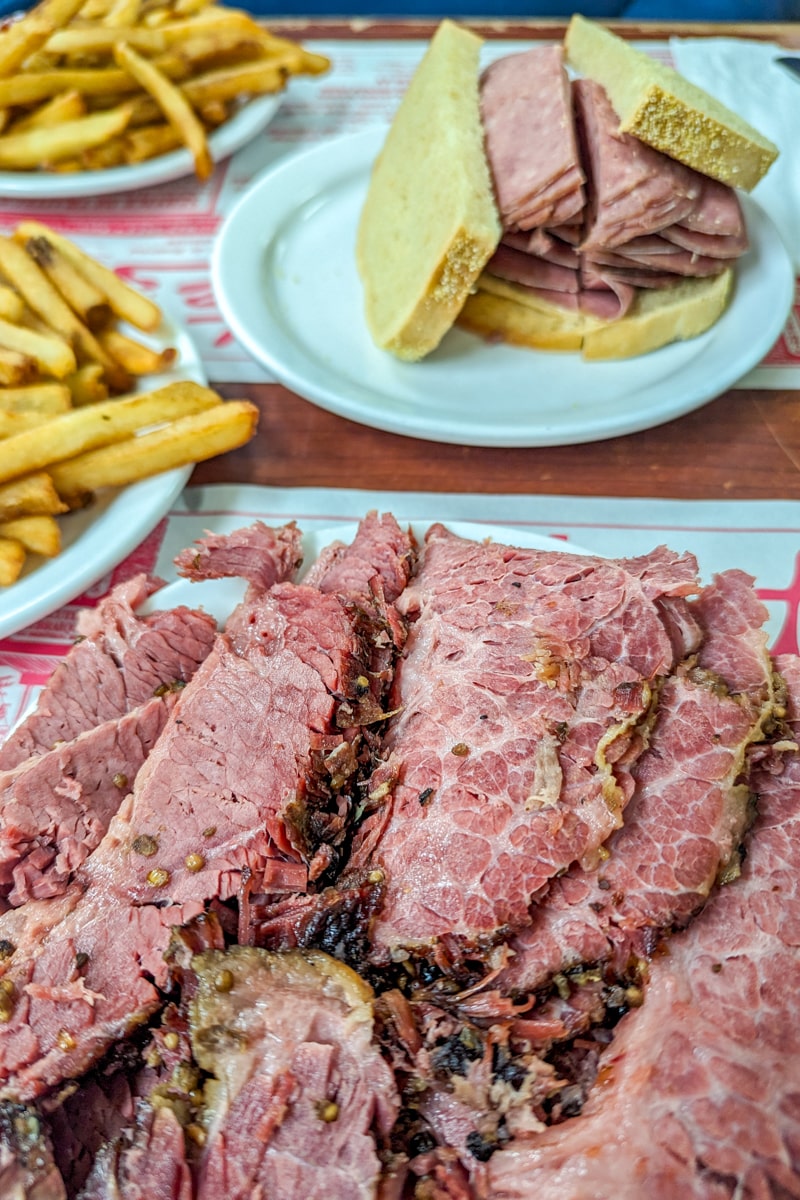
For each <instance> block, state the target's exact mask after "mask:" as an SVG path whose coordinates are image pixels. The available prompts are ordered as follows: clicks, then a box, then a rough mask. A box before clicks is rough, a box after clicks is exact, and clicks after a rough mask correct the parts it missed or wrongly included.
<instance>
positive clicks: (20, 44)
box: [0, 14, 55, 77]
mask: <svg viewBox="0 0 800 1200" xmlns="http://www.w3.org/2000/svg"><path fill="white" fill-rule="evenodd" d="M54 30H55V26H54V25H53V24H52V23H51V22H50V21H47V20H44V19H43V18H42V17H37V16H35V15H34V14H31V15H30V16H29V17H27V18H26V17H23V19H22V20H21V21H17V22H15V24H13V25H11V26H10V27H9V28H8V29H6V30H4V31H3V36H2V39H0V76H2V77H6V76H8V75H12V74H13V73H14V71H16V70H18V68H19V67H21V66H22V64H23V63H24V62H25V60H26V58H30V56H31V55H32V54H33V53H34V52H35V51H36V50H38V49H39V48H40V47H41V46H43V45H44V44H45V42H46V41H47V39H48V38H49V37H51V36H52V34H53V32H54Z"/></svg>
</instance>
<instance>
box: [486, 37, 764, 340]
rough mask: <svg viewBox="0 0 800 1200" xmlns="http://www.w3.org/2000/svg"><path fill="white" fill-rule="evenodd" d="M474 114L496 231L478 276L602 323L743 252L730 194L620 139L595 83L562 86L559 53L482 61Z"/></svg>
mask: <svg viewBox="0 0 800 1200" xmlns="http://www.w3.org/2000/svg"><path fill="white" fill-rule="evenodd" d="M481 114H482V119H483V127H484V135H485V144H486V154H487V158H488V161H489V165H490V168H491V172H492V177H493V179H494V184H495V192H496V196H497V204H498V208H499V211H500V217H501V221H502V224H503V229H504V234H503V239H502V242H501V243H500V246H499V247H498V249H497V251H496V253H495V254H494V256H493V257H492V259H491V260H490V262H489V264H488V267H487V270H488V271H489V273H490V274H492V275H495V276H498V277H499V278H501V279H505V280H508V281H510V282H512V283H515V284H519V285H521V286H522V287H525V288H530V289H531V290H532V292H533V293H534V294H535V295H537V296H540V297H541V298H542V299H545V300H549V301H551V302H552V303H554V304H557V305H559V306H561V307H563V308H567V309H570V310H573V311H580V312H584V313H587V314H591V315H593V316H596V317H600V318H602V319H603V320H614V319H616V318H617V317H621V316H624V315H625V313H626V312H627V311H628V310H629V308H630V306H631V304H632V303H633V299H634V297H635V289H636V288H665V287H670V286H672V285H674V284H675V283H677V282H679V281H680V280H681V279H683V278H685V277H687V276H694V277H700V276H708V275H718V274H720V273H721V272H722V271H724V270H725V269H726V267H728V266H730V265H731V262H732V261H734V260H735V259H736V258H738V257H739V256H740V255H742V254H743V253H744V251H745V250H746V249H747V233H746V230H745V226H744V219H743V216H742V210H741V207H740V205H739V201H738V199H737V196H736V193H735V192H734V191H733V189H732V188H729V187H727V186H726V185H725V184H722V183H718V182H716V181H715V180H712V179H709V178H708V177H707V176H705V175H701V174H700V173H699V172H697V171H695V170H692V169H691V168H690V167H686V166H684V165H683V164H682V163H680V162H677V161H676V160H674V159H672V158H669V157H667V155H665V154H662V153H661V152H660V151H658V150H654V149H652V148H651V147H650V146H647V145H645V143H644V142H640V141H639V140H638V138H635V137H633V136H632V135H631V134H626V133H620V132H619V118H618V117H617V115H616V113H615V112H614V109H613V108H612V106H611V103H610V101H609V99H608V96H607V95H606V93H605V91H604V89H603V88H602V87H601V86H600V84H598V83H595V82H593V81H592V80H589V79H579V80H576V81H575V82H573V83H570V81H569V79H568V77H567V73H566V71H565V69H564V65H563V60H562V49H561V47H560V46H545V47H537V48H536V49H533V50H528V51H525V52H524V53H522V54H512V55H510V56H508V57H507V58H502V59H499V60H498V61H497V62H495V63H493V64H492V65H491V66H490V67H489V68H488V70H487V71H486V72H485V74H484V76H483V79H482V82H481Z"/></svg>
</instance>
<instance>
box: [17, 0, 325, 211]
mask: <svg viewBox="0 0 800 1200" xmlns="http://www.w3.org/2000/svg"><path fill="white" fill-rule="evenodd" d="M328 66H329V62H328V60H327V59H326V58H324V57H323V56H321V55H318V54H313V53H311V52H310V51H308V50H306V49H304V48H303V47H302V46H300V45H299V44H297V43H295V42H292V41H289V40H287V39H285V38H279V37H275V36H274V35H273V34H271V33H270V32H269V31H268V30H267V29H266V28H265V27H264V26H263V25H260V24H259V23H258V22H257V21H256V20H254V18H253V17H251V16H250V15H249V14H248V13H246V12H244V11H242V10H239V9H233V8H223V7H221V6H219V5H216V4H213V3H211V2H210V0H42V3H40V4H38V5H37V6H36V7H35V8H33V9H31V10H30V12H28V13H26V14H25V15H23V16H22V17H21V18H20V19H18V20H14V21H12V22H11V23H9V24H7V25H6V26H5V27H4V28H2V29H0V195H15V196H25V197H37V198H47V197H60V196H89V195H99V194H101V193H108V192H116V191H122V190H128V189H130V188H140V187H147V186H150V185H152V184H156V183H164V182H167V181H168V180H170V179H177V178H180V177H181V176H183V175H188V174H191V173H192V172H194V173H195V174H196V176H197V177H198V179H200V180H205V179H208V177H209V176H210V175H211V173H212V171H213V169H214V165H215V163H217V162H219V161H221V160H222V159H223V158H225V157H227V156H228V155H230V154H232V153H233V152H234V151H235V150H237V149H238V148H239V147H240V146H242V145H244V144H245V143H246V142H248V141H249V140H250V139H251V138H253V137H254V136H255V135H256V134H257V133H259V132H260V131H261V130H262V129H263V128H264V127H265V126H266V125H267V123H268V122H269V121H270V120H271V119H272V117H273V116H274V114H275V112H276V111H277V108H278V106H279V104H280V99H281V94H282V92H283V90H284V89H285V87H286V85H287V82H288V80H289V79H290V78H291V76H293V75H299V74H306V75H318V74H320V73H321V72H323V71H325V70H327V69H328Z"/></svg>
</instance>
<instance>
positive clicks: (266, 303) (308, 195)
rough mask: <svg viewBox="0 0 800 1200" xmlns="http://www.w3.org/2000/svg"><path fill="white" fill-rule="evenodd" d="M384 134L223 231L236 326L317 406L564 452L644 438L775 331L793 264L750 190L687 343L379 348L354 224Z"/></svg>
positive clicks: (222, 290)
mask: <svg viewBox="0 0 800 1200" xmlns="http://www.w3.org/2000/svg"><path fill="white" fill-rule="evenodd" d="M384 136H385V132H384V130H383V129H371V130H367V131H366V132H364V133H360V134H355V135H353V136H350V137H343V138H338V139H334V140H331V141H326V142H323V143H322V144H321V145H319V146H315V147H314V148H313V149H311V150H306V151H304V152H302V153H300V154H297V155H295V156H294V157H292V158H289V159H284V160H283V161H281V162H280V163H278V164H277V165H276V166H274V167H272V168H270V169H269V170H268V171H266V172H264V173H263V174H262V175H260V176H259V178H258V179H257V180H256V182H255V183H254V184H253V185H252V186H251V188H250V189H249V190H248V191H247V192H246V193H245V194H244V195H243V196H242V198H241V199H240V201H239V203H238V204H237V206H236V207H235V209H234V210H233V211H232V212H231V214H230V216H229V217H228V219H227V221H226V222H225V225H224V226H223V228H222V231H221V233H220V236H219V238H218V240H217V243H216V246H215V251H214V259H213V266H212V276H213V281H214V289H215V291H216V295H217V300H218V302H219V305H220V307H221V309H222V312H223V314H224V316H225V318H226V320H227V322H228V324H229V326H230V328H231V331H232V332H233V334H234V335H235V336H236V338H237V339H238V340H239V341H240V342H241V344H242V345H243V346H244V347H245V348H246V349H247V350H248V351H249V352H250V354H252V356H253V357H254V358H255V359H257V360H258V361H259V362H260V363H262V364H263V365H264V366H265V367H267V368H268V369H269V370H270V371H271V372H272V373H273V374H274V375H275V377H276V378H277V379H279V380H280V381H281V382H282V383H284V384H286V386H287V387H290V388H291V389H292V390H293V391H295V392H297V393H299V395H301V396H305V397H306V399H308V400H311V401H313V402H314V403H315V404H319V405H320V406H321V407H322V408H327V409H330V410H331V411H332V412H335V413H339V415H340V416H343V417H349V418H350V419H351V420H353V421H359V422H361V423H362V424H364V425H373V426H375V427H377V428H378V429H386V430H389V431H391V432H394V433H403V434H408V435H410V436H414V437H420V438H427V439H429V440H432V441H440V442H454V443H457V444H463V445H475V446H556V445H567V444H570V443H575V442H589V441H596V440H598V439H601V438H608V437H613V436H616V435H618V434H625V433H633V432H635V431H637V430H640V429H647V428H649V427H650V426H653V425H659V424H661V423H662V422H664V421H669V420H671V419H672V418H673V417H678V416H681V415H682V414H683V413H687V412H689V411H691V410H692V409H694V408H698V407H699V406H700V405H701V404H705V403H706V401H708V400H711V399H712V398H713V397H714V396H718V395H720V394H721V393H722V392H723V391H725V390H726V388H728V387H730V386H731V384H733V383H734V382H735V381H736V380H737V379H740V378H741V377H742V376H743V375H744V374H745V373H746V372H747V371H748V370H750V368H751V367H753V366H755V365H756V363H758V362H759V361H760V360H761V359H762V358H763V356H764V355H765V354H766V353H767V351H768V350H769V349H770V348H771V347H772V345H773V344H774V343H775V341H776V340H777V338H778V336H779V335H780V332H781V330H782V328H783V326H784V323H785V320H786V317H787V315H788V313H789V310H790V307H791V303H792V297H793V292H794V273H793V271H792V266H791V263H790V261H789V258H788V255H787V253H786V251H785V249H784V246H783V243H782V242H781V239H780V236H779V234H778V232H777V230H776V229H775V227H774V225H773V224H772V222H771V221H770V219H769V218H768V217H767V216H766V214H765V213H764V212H763V211H762V210H761V209H760V208H759V207H758V206H757V205H756V204H755V203H754V202H753V201H751V200H749V199H748V198H747V197H743V198H742V199H743V204H744V209H745V213H746V218H747V224H748V229H749V232H750V239H751V249H750V251H749V252H748V253H747V254H746V255H745V256H744V257H743V258H742V259H741V261H740V263H739V265H738V267H737V283H736V294H735V296H734V299H733V301H732V303H731V305H730V307H729V309H728V311H727V312H726V313H725V314H724V315H723V317H722V318H721V319H720V320H719V321H718V322H717V324H716V325H715V326H714V327H713V329H710V330H709V331H708V332H707V333H705V334H703V335H702V336H701V337H699V338H695V339H693V340H692V341H689V342H682V343H679V344H676V345H672V346H666V347H664V349H662V350H658V351H655V352H654V353H652V354H647V355H643V356H641V357H640V358H635V359H629V360H628V361H626V362H618V363H585V362H583V361H582V360H581V359H580V357H579V356H578V355H577V354H557V353H547V352H542V351H533V350H522V349H516V348H514V347H511V346H499V345H488V344H487V343H485V342H484V341H482V340H481V339H480V338H477V337H473V336H472V335H470V334H468V333H465V332H463V331H461V330H459V329H453V330H452V331H451V332H450V333H449V334H448V335H447V337H446V338H445V339H444V341H443V342H442V344H441V346H440V347H439V348H438V349H437V350H436V351H435V352H434V353H433V354H431V355H430V356H429V357H427V358H426V359H424V360H423V361H422V362H421V363H413V364H412V363H401V362H398V361H397V360H396V359H394V358H393V357H392V356H391V355H390V354H387V353H384V352H383V351H381V350H378V349H377V348H376V347H375V346H374V345H373V344H372V342H371V340H370V337H369V334H368V332H367V329H366V326H365V323H364V319H363V315H362V295H361V286H360V282H359V279H358V276H357V272H356V266H355V256H354V245H355V235H356V226H357V222H358V217H359V213H360V211H361V206H362V204H363V201H364V196H365V194H366V189H367V183H368V178H369V171H370V168H371V165H372V162H373V160H374V158H375V155H376V153H377V152H378V150H379V149H380V147H381V145H382V144H383V138H384Z"/></svg>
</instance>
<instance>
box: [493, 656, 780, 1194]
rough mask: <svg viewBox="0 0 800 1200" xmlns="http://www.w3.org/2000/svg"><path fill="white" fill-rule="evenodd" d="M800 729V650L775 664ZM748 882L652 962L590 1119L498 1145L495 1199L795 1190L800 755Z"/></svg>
mask: <svg viewBox="0 0 800 1200" xmlns="http://www.w3.org/2000/svg"><path fill="white" fill-rule="evenodd" d="M777 665H778V667H779V669H780V670H781V672H782V673H783V675H784V678H785V679H786V681H787V683H788V684H789V692H790V697H791V699H790V707H789V717H790V722H791V725H792V728H793V731H794V735H795V737H797V735H798V734H800V712H798V698H800V660H798V659H797V658H796V657H783V658H781V659H779V660H778V663H777ZM756 784H757V789H758V794H759V813H758V816H757V818H756V821H755V824H754V826H753V829H752V832H751V836H750V839H749V843H748V854H747V858H746V859H745V862H744V865H743V868H742V875H741V878H740V879H738V880H736V881H735V882H733V883H731V884H729V885H727V886H726V887H724V888H722V889H721V890H720V891H719V892H718V893H717V894H715V895H714V896H713V897H712V899H711V900H710V901H709V903H708V905H707V906H706V908H705V909H704V911H703V912H702V913H701V914H700V916H699V917H698V918H697V919H696V921H694V922H693V923H692V925H691V926H690V927H689V928H688V929H687V930H686V931H685V932H683V933H680V934H677V935H675V936H674V937H673V938H672V939H671V940H670V942H669V952H668V954H666V955H664V956H661V957H659V958H657V959H655V961H654V962H653V963H652V965H651V967H650V982H649V984H648V986H647V989H646V992H645V1003H644V1005H643V1006H642V1007H641V1008H639V1009H635V1010H634V1011H632V1012H631V1013H629V1014H628V1015H627V1016H626V1017H625V1018H624V1019H623V1021H622V1022H621V1023H620V1025H619V1026H618V1029H617V1031H616V1034H615V1037H614V1040H613V1042H612V1044H611V1046H610V1048H609V1050H608V1052H607V1053H606V1055H605V1056H604V1059H603V1060H601V1068H600V1076H599V1081H598V1083H597V1084H596V1085H595V1087H594V1089H593V1091H592V1092H591V1093H590V1096H589V1100H588V1103H587V1104H586V1106H585V1108H584V1110H583V1112H582V1114H581V1116H580V1117H577V1118H575V1119H574V1120H571V1121H567V1122H564V1123H563V1124H561V1125H559V1126H556V1127H553V1128H551V1129H549V1130H547V1131H546V1132H544V1133H542V1134H541V1135H539V1136H537V1137H534V1138H530V1139H528V1140H522V1139H520V1140H518V1141H517V1142H515V1143H514V1144H512V1146H510V1147H509V1148H507V1149H504V1150H502V1151H500V1152H499V1153H497V1154H495V1155H494V1157H493V1158H492V1159H491V1161H490V1162H489V1164H488V1166H487V1168H486V1180H485V1183H484V1184H483V1185H482V1186H483V1188H484V1194H486V1195H487V1196H491V1197H492V1200H522V1198H523V1197H524V1198H525V1200H527V1197H529V1196H531V1195H534V1194H535V1195H536V1196H537V1197H539V1198H540V1200H550V1198H551V1197H552V1198H555V1197H558V1198H559V1200H561V1198H562V1197H564V1196H569V1197H570V1200H595V1198H596V1197H597V1196H614V1197H618V1198H619V1200H640V1197H641V1196H643V1195H646V1196H648V1197H652V1200H673V1198H674V1197H676V1196H682V1197H684V1196H686V1197H693V1198H695V1200H717V1198H719V1200H722V1198H723V1197H724V1198H726V1200H730V1197H732V1196H742V1197H748V1198H751V1200H755V1197H765V1198H766V1197H770V1196H781V1197H784V1196H785V1197H789V1196H797V1195H798V1194H799V1193H800V1090H799V1089H798V1079H799V1078H800V1025H798V1022H797V1021H796V1019H795V1011H796V998H797V996H798V994H800V885H799V884H798V874H797V864H796V859H797V844H798V839H800V756H799V755H797V754H793V755H789V756H787V757H786V759H785V761H784V766H783V771H782V773H780V774H774V773H772V772H771V771H767V770H764V771H763V772H762V773H761V774H760V775H759V777H758V779H757V780H756Z"/></svg>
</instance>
